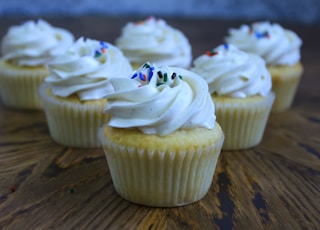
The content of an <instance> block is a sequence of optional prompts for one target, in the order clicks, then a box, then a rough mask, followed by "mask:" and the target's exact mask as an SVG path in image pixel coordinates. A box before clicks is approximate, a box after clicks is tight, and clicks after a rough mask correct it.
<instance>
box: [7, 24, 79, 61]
mask: <svg viewBox="0 0 320 230" xmlns="http://www.w3.org/2000/svg"><path fill="white" fill-rule="evenodd" d="M73 41H74V37H73V35H72V34H71V33H70V32H69V31H67V30H65V29H62V28H57V27H53V26H51V25H50V24H49V23H48V22H46V21H44V20H41V19H40V20H38V21H26V22H25V23H23V24H21V25H18V26H12V27H10V28H9V30H8V32H7V33H6V34H5V35H4V37H3V39H2V42H1V50H2V55H3V58H4V59H6V60H10V61H11V62H12V63H13V64H15V65H19V66H38V65H45V64H46V62H47V61H48V60H50V58H52V57H53V56H55V55H58V54H60V53H62V52H64V51H65V50H66V49H67V48H68V47H69V46H70V45H71V44H72V42H73Z"/></svg>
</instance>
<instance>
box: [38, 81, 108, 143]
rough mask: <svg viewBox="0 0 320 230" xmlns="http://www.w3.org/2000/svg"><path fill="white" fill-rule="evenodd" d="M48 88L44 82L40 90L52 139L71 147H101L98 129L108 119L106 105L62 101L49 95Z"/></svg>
mask: <svg viewBox="0 0 320 230" xmlns="http://www.w3.org/2000/svg"><path fill="white" fill-rule="evenodd" d="M46 88H47V86H46V85H45V84H44V85H42V86H41V89H40V91H41V96H42V98H43V101H44V104H45V106H44V109H45V114H46V119H47V124H48V127H49V131H50V135H51V137H52V139H53V140H54V141H56V142H57V143H59V144H61V145H65V146H70V147H80V148H96V147H100V146H101V144H100V141H99V138H98V130H99V128H100V127H101V126H102V125H103V124H104V123H107V120H108V119H107V115H106V114H104V113H103V109H104V106H101V105H100V104H90V105H83V104H76V103H72V102H68V101H65V102H61V100H57V99H56V98H54V97H52V96H48V95H47V93H46Z"/></svg>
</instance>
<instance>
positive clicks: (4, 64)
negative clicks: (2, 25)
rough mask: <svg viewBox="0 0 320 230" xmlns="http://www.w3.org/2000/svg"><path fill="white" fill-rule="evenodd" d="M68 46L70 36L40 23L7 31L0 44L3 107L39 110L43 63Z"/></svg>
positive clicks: (45, 67)
mask: <svg viewBox="0 0 320 230" xmlns="http://www.w3.org/2000/svg"><path fill="white" fill-rule="evenodd" d="M72 42H73V35H72V34H71V33H70V32H68V31H67V30H65V29H62V28H56V27H53V26H51V25H50V24H49V23H47V22H45V21H43V20H38V21H36V22H35V21H27V22H25V23H23V24H22V25H19V26H12V27H10V28H9V30H8V32H7V33H6V34H5V36H4V37H3V39H2V42H1V50H2V57H1V58H0V95H1V99H2V101H3V103H4V105H5V106H7V107H11V108H17V109H32V110H39V109H42V104H41V99H40V95H39V87H40V85H41V83H42V82H43V80H44V78H45V77H47V76H48V73H49V71H48V68H47V66H46V63H47V61H49V60H50V59H51V58H52V57H54V56H55V55H58V54H60V53H62V52H64V51H65V50H66V49H67V47H69V46H70V45H71V44H72Z"/></svg>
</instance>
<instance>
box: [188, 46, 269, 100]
mask: <svg viewBox="0 0 320 230" xmlns="http://www.w3.org/2000/svg"><path fill="white" fill-rule="evenodd" d="M191 71H193V72H195V73H197V74H198V75H199V76H201V77H203V78H204V79H205V80H206V82H207V83H208V85H209V92H210V93H211V94H216V95H218V96H219V95H220V96H229V97H236V98H245V97H249V96H253V95H261V96H266V95H267V94H268V93H269V92H270V90H271V87H272V81H271V75H270V73H269V71H268V70H267V68H266V64H265V61H264V60H263V59H262V58H261V57H259V56H258V55H255V54H250V53H246V52H244V51H241V50H240V49H238V48H237V47H235V46H233V45H230V44H224V45H220V46H218V47H216V48H215V49H213V50H211V51H208V52H207V53H206V54H203V55H200V56H199V57H198V58H196V59H195V60H194V63H193V68H192V69H191Z"/></svg>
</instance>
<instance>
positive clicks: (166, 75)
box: [163, 73, 168, 82]
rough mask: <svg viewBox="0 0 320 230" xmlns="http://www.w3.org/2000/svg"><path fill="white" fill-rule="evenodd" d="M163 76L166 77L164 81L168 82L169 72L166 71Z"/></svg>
mask: <svg viewBox="0 0 320 230" xmlns="http://www.w3.org/2000/svg"><path fill="white" fill-rule="evenodd" d="M163 77H164V79H163V81H164V82H167V80H168V74H167V73H165V74H164V76H163Z"/></svg>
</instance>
